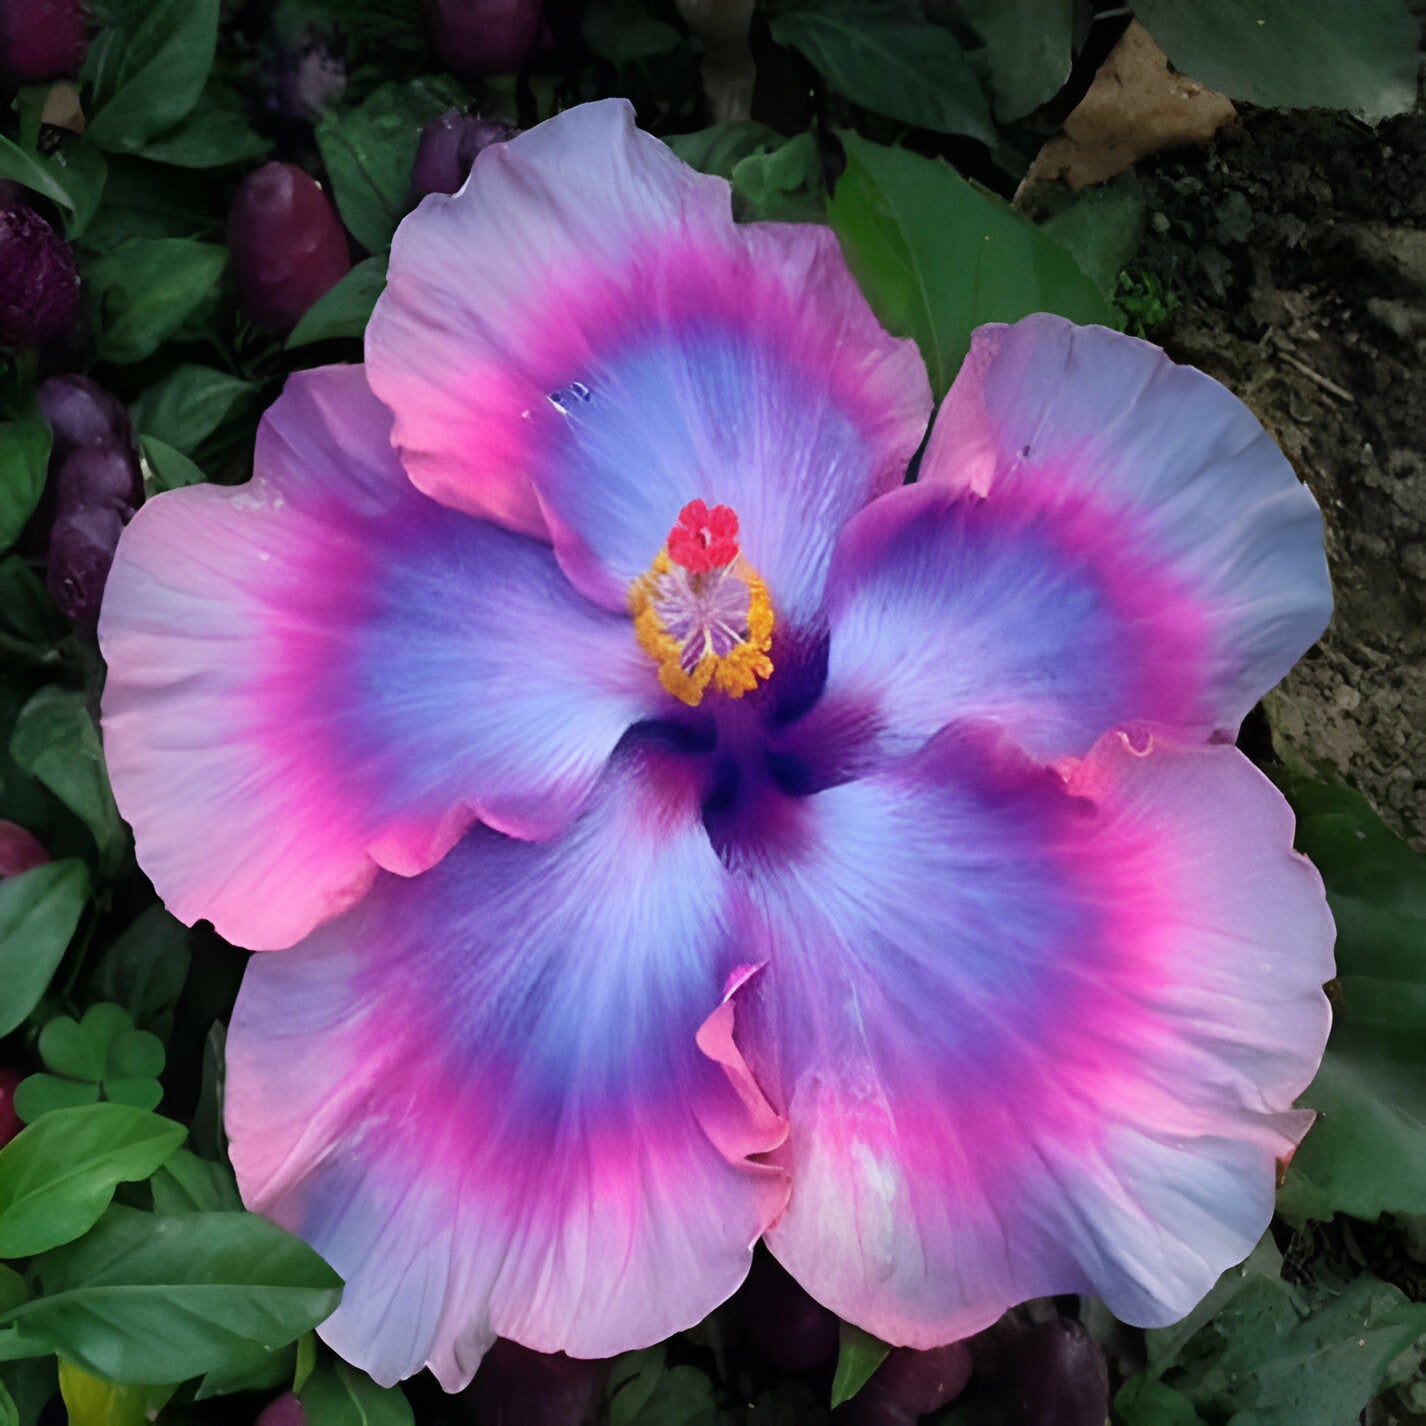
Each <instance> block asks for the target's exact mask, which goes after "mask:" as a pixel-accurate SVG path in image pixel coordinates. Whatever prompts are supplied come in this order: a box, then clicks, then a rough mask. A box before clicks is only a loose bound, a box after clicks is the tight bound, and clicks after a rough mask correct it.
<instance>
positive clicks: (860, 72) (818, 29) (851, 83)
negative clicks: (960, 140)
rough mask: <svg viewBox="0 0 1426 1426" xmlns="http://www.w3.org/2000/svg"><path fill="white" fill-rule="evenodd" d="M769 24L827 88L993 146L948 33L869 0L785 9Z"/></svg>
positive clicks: (983, 110) (965, 64)
mask: <svg viewBox="0 0 1426 1426" xmlns="http://www.w3.org/2000/svg"><path fill="white" fill-rule="evenodd" d="M771 29H772V37H773V39H775V40H776V41H777V42H778V44H780V45H790V46H791V47H792V48H793V49H796V50H800V51H801V52H802V53H803V54H804V55H806V56H807V58H808V60H810V61H811V63H812V65H813V67H814V68H815V69H816V70H817V71H818V72H819V73H820V74H822V75H823V76H824V77H825V78H826V80H827V82H828V83H829V84H831V86H832V87H833V88H834V89H836V90H838V91H839V92H841V93H842V94H845V95H846V96H847V98H848V99H850V100H852V101H853V102H854V103H856V104H860V105H861V106H862V107H863V108H864V109H870V110H871V111H872V112H873V113H875V114H885V115H886V116H887V117H888V118H891V119H899V120H900V121H901V122H902V123H903V124H914V125H915V126H916V127H917V128H918V129H934V130H935V131H936V132H937V133H941V134H966V135H968V136H969V137H971V138H974V139H979V140H980V141H981V142H982V143H984V144H987V145H991V146H993V145H994V144H995V143H996V139H997V135H996V132H995V126H994V124H993V123H992V122H991V118H990V108H989V106H988V105H987V103H986V100H985V94H984V93H983V91H982V90H981V87H980V81H979V80H978V79H977V78H976V74H975V70H974V69H973V68H972V66H971V63H970V61H969V60H968V59H967V58H966V55H965V51H964V50H962V49H961V47H960V44H959V42H958V41H957V40H956V37H955V36H954V35H953V34H951V32H950V31H949V30H946V29H942V28H941V26H939V25H932V24H926V23H924V22H922V23H917V22H915V21H912V20H906V19H903V18H901V16H900V14H899V13H898V12H897V11H896V10H894V9H893V8H890V7H888V6H886V5H883V4H878V3H874V0H866V3H855V0H845V2H844V3H839V4H835V5H832V4H820V5H818V6H816V7H815V8H809V9H806V10H784V11H783V12H782V13H781V14H778V15H776V16H774V17H773V19H772V21H771Z"/></svg>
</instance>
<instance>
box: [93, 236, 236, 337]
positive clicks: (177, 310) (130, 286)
mask: <svg viewBox="0 0 1426 1426" xmlns="http://www.w3.org/2000/svg"><path fill="white" fill-rule="evenodd" d="M227 264H228V250H227V248H224V247H218V246H217V245H216V244H214V243H200V242H195V241H193V240H192V239H191V238H139V239H136V240H135V241H133V242H129V243H125V244H124V245H123V246H122V247H119V248H116V249H115V250H114V251H113V252H112V253H106V254H105V255H104V256H103V257H100V258H96V259H95V260H94V261H92V262H91V263H90V264H89V265H88V268H87V269H86V271H85V274H84V275H85V277H86V279H87V281H88V283H89V287H90V291H91V293H92V294H93V297H94V300H95V303H96V305H97V308H98V312H99V321H100V327H101V332H100V337H99V344H98V345H99V357H100V360H101V361H112V362H120V363H123V362H133V361H142V360H143V359H144V358H145V357H146V356H149V355H151V354H152V353H153V352H155V351H157V350H158V348H159V346H160V345H161V344H162V343H163V342H164V341H165V340H166V339H167V338H168V337H170V336H172V335H173V333H174V332H176V331H177V330H178V329H179V327H181V326H182V325H183V323H184V320H185V319H186V318H187V317H188V315H189V313H191V312H192V311H193V310H194V309H195V308H196V307H197V306H198V305H199V304H200V303H201V302H202V301H203V299H204V298H206V297H207V296H208V294H209V293H210V292H212V290H213V288H214V287H215V286H216V285H217V282H218V279H219V278H220V277H221V276H222V274H223V269H224V268H225V267H226V266H227Z"/></svg>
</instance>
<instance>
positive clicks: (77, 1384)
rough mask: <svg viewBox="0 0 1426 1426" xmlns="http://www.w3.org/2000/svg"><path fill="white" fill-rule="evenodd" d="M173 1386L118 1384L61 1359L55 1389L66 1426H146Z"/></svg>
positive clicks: (174, 1388)
mask: <svg viewBox="0 0 1426 1426" xmlns="http://www.w3.org/2000/svg"><path fill="white" fill-rule="evenodd" d="M176 1390H177V1387H175V1386H119V1385H117V1384H116V1383H115V1382H112V1381H105V1380H104V1379H103V1378H102V1377H97V1376H92V1375H90V1373H89V1372H87V1371H85V1370H84V1369H83V1368H82V1367H78V1366H76V1365H75V1364H74V1363H73V1362H67V1361H64V1360H63V1359H61V1361H60V1364H59V1391H60V1395H61V1396H62V1397H63V1398H64V1407H65V1410H66V1411H67V1412H68V1413H69V1426H149V1423H151V1422H152V1421H153V1419H154V1417H155V1416H156V1415H158V1412H159V1410H160V1409H161V1408H162V1407H163V1405H164V1403H165V1402H166V1401H167V1400H168V1399H169V1397H170V1396H172V1395H173V1393H174V1392H175V1391H176Z"/></svg>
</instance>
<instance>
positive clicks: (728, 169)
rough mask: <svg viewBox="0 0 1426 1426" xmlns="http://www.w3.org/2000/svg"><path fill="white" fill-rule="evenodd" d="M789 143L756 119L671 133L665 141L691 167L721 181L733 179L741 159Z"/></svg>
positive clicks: (774, 130)
mask: <svg viewBox="0 0 1426 1426" xmlns="http://www.w3.org/2000/svg"><path fill="white" fill-rule="evenodd" d="M786 142H787V140H786V139H785V138H784V137H783V136H782V135H781V134H780V133H778V131H777V130H776V129H772V128H769V127H768V126H767V125H766V124H760V123H758V122H757V121H756V120H755V119H742V120H739V121H737V122H735V123H731V124H714V125H712V126H711V127H710V128H707V129H698V130H697V131H696V132H694V133H691V134H670V135H669V136H668V137H667V138H665V139H664V143H666V144H667V145H668V146H669V148H671V149H672V150H673V151H674V153H676V154H677V155H678V156H679V158H681V159H682V160H683V161H684V163H686V164H687V165H688V166H689V167H690V168H696V169H697V170H698V171H699V173H713V174H716V175H717V176H718V177H719V178H732V176H733V169H734V168H735V167H736V166H737V164H738V161H739V160H740V159H745V158H747V157H749V156H750V155H751V154H755V153H760V152H766V151H768V150H770V149H775V148H780V147H781V146H782V145H783V144H785V143H786Z"/></svg>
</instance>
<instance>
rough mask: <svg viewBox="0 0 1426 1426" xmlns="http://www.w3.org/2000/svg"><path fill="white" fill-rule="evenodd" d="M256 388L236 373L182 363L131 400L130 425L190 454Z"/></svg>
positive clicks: (244, 401) (243, 402)
mask: <svg viewBox="0 0 1426 1426" xmlns="http://www.w3.org/2000/svg"><path fill="white" fill-rule="evenodd" d="M256 390H257V387H256V386H255V385H254V384H253V383H252V382H251V381H244V380H243V378H242V377H240V376H231V375H229V373H227V372H226V371H217V370H215V369H214V368H213V367H211V366H194V365H192V364H191V363H188V362H185V363H183V364H182V365H181V366H176V367H174V368H173V370H172V371H170V372H167V373H166V374H165V375H164V376H163V377H161V378H160V379H159V380H158V381H156V382H155V383H154V384H153V385H152V386H150V387H149V389H148V390H147V391H145V392H144V394H143V395H142V396H140V397H139V399H138V401H137V402H135V403H134V408H133V418H134V426H135V428H136V429H137V430H139V431H141V432H142V433H143V434H144V435H146V436H153V437H154V438H156V439H157V440H160V441H162V442H163V443H164V444H165V445H169V446H172V447H173V448H174V450H178V451H183V452H184V453H185V454H191V453H192V452H193V451H194V450H195V449H196V448H197V446H198V445H199V443H200V442H202V441H203V440H205V439H206V438H207V437H208V436H211V435H212V434H213V432H214V431H216V430H217V429H218V427H219V426H221V425H222V424H223V422H224V421H226V420H227V419H228V417H229V416H231V415H232V414H233V412H234V411H235V410H237V409H238V408H239V407H240V406H242V405H244V404H245V403H246V402H247V401H248V399H249V398H250V397H251V396H252V394H253V392H255V391H256Z"/></svg>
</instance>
